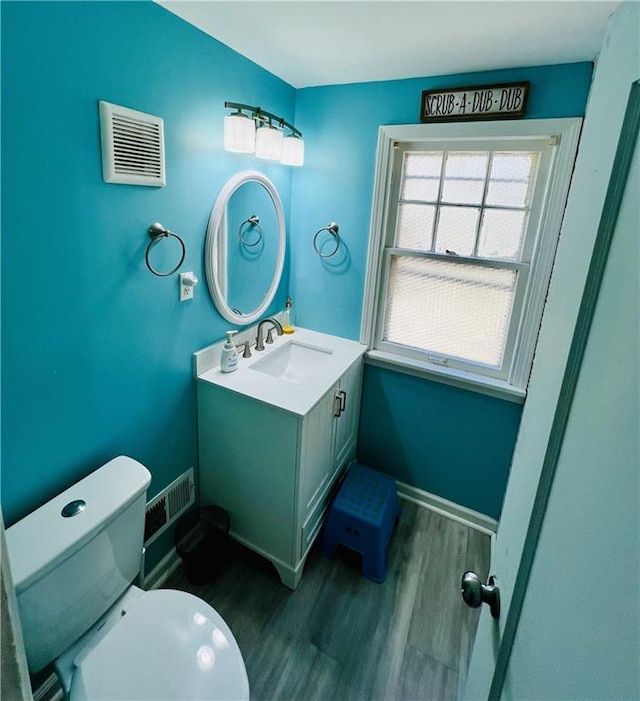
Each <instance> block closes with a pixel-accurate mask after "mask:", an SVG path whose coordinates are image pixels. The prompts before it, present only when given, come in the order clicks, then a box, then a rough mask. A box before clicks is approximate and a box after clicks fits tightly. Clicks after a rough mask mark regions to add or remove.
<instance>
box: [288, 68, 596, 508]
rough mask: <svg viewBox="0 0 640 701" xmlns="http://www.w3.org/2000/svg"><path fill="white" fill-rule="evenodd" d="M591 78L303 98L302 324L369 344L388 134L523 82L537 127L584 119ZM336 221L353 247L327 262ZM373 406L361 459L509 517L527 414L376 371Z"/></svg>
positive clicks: (539, 72) (389, 87) (295, 281)
mask: <svg viewBox="0 0 640 701" xmlns="http://www.w3.org/2000/svg"><path fill="white" fill-rule="evenodd" d="M591 72H592V64H591V63H577V64H563V65H555V66H541V67H533V68H514V69H508V70H499V71H489V72H483V73H467V74H462V75H449V76H439V77H432V78H417V79H407V80H395V81H384V82H379V83H361V84H357V85H339V86H329V87H318V88H307V89H304V90H299V91H298V94H297V97H296V126H297V127H298V128H299V129H301V130H302V132H303V133H304V136H305V144H306V160H305V166H304V168H302V169H301V170H300V171H299V172H296V173H295V176H294V181H293V195H292V209H291V245H292V259H293V260H294V261H295V265H294V266H292V268H291V277H290V291H291V296H292V298H293V300H294V303H295V304H296V313H297V315H298V316H297V320H298V323H299V324H300V325H301V326H307V327H309V328H312V329H316V330H319V331H325V332H328V333H334V334H338V335H340V336H346V337H348V338H354V339H357V338H358V337H359V332H360V317H361V313H362V297H363V293H364V283H365V272H366V263H367V247H368V243H369V223H370V215H371V202H372V192H373V179H374V170H375V159H376V143H377V136H378V127H379V126H380V125H382V124H414V123H419V118H418V115H419V109H420V96H421V91H422V90H426V89H431V88H440V87H458V86H468V85H483V84H490V83H504V82H515V81H522V80H529V81H530V82H531V92H530V97H529V102H528V105H527V118H530V119H535V118H549V117H581V116H583V115H584V112H585V105H586V101H587V95H588V92H589V85H590V81H591ZM332 220H334V221H336V222H338V224H339V225H340V236H341V238H342V241H343V246H342V248H341V249H340V251H339V253H338V254H336V256H335V257H334V258H330V259H328V260H327V261H322V260H321V259H320V258H318V256H317V255H316V254H315V253H314V251H313V248H312V245H311V242H312V239H313V235H314V233H315V232H316V231H317V229H319V228H320V227H321V226H325V225H326V224H327V223H328V222H329V221H332ZM362 406H363V409H362V416H361V422H360V437H359V444H358V456H359V458H360V459H361V460H363V461H366V462H367V463H368V464H370V465H371V466H372V467H377V468H379V469H383V470H385V471H387V472H389V473H390V474H392V475H393V476H394V477H396V478H397V479H399V480H401V481H403V482H408V483H409V484H411V485H413V486H416V487H419V488H421V489H425V490H427V491H429V492H433V493H435V494H437V495H439V496H441V497H444V498H445V499H449V500H450V501H454V502H456V503H459V504H462V505H464V506H467V507H469V508H471V509H474V510H477V511H480V512H482V513H485V514H487V515H489V516H492V517H493V518H497V517H498V515H499V513H500V507H501V504H502V500H503V496H504V490H505V486H506V481H507V476H508V469H509V463H510V459H511V453H512V451H513V446H514V444H515V439H516V433H517V430H518V422H519V417H520V407H518V406H517V405H514V404H510V403H507V402H504V401H501V400H496V399H489V398H487V397H482V396H479V395H477V394H476V393H473V392H468V391H466V390H461V389H453V388H451V387H442V386H441V385H438V384H436V383H433V382H429V381H427V380H421V379H417V378H414V377H400V376H397V375H396V373H394V372H391V371H385V370H381V369H378V368H372V367H369V368H367V371H366V373H365V381H364V394H363V405H362ZM401 416H402V417H404V420H400V419H399V417H401ZM460 442H463V443H464V444H465V446H461V445H456V443H458V444H459V443H460Z"/></svg>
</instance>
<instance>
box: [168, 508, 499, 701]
mask: <svg viewBox="0 0 640 701" xmlns="http://www.w3.org/2000/svg"><path fill="white" fill-rule="evenodd" d="M489 551H490V539H489V536H487V535H484V534H481V533H479V532H478V531H475V530H472V529H469V528H467V527H466V526H463V525H461V524H459V523H457V522H455V521H452V520H450V519H448V518H446V517H443V516H440V515H438V514H436V513H434V512H431V511H428V510H426V509H424V508H421V507H419V506H416V505H415V504H413V503H411V502H408V501H404V500H401V501H400V521H399V523H398V526H397V527H396V530H395V532H394V535H393V539H392V544H391V553H390V561H389V568H388V572H387V578H386V580H385V582H384V583H383V584H376V583H374V582H370V581H369V580H367V579H365V578H364V577H362V575H361V574H360V571H359V567H358V564H359V563H358V558H357V557H354V555H353V554H352V553H350V552H349V551H346V550H340V549H339V550H338V553H337V556H336V558H335V559H334V560H326V559H324V558H323V557H322V556H321V555H320V553H319V551H318V548H317V545H316V546H314V548H313V549H312V551H311V553H310V554H309V557H308V559H307V563H306V566H305V570H304V574H303V577H302V580H301V582H300V584H299V586H298V588H297V589H296V591H295V592H292V591H290V590H288V589H286V588H285V587H284V586H282V584H281V583H280V580H279V579H278V577H277V575H276V572H275V569H274V568H273V567H272V566H271V565H270V564H269V563H268V562H266V561H265V560H263V559H262V558H260V557H258V556H256V555H254V554H253V553H250V552H248V551H246V550H244V549H243V548H240V547H237V548H234V552H233V555H232V557H231V560H230V561H229V562H228V563H227V564H226V565H225V567H224V569H223V571H222V572H221V573H220V574H219V576H218V577H217V578H216V580H215V581H214V582H212V583H211V584H207V585H193V584H189V582H188V581H187V580H186V577H185V575H184V572H183V569H182V568H180V569H179V570H178V571H177V572H175V573H174V575H172V577H171V578H170V579H169V580H168V581H167V582H166V584H165V586H166V587H170V588H175V589H183V590H185V591H190V592H191V593H193V594H196V595H197V596H199V597H201V598H202V599H204V600H205V601H207V602H209V603H210V604H211V605H212V606H213V607H214V608H215V609H216V610H217V611H218V612H219V613H220V614H221V615H222V617H223V618H224V619H225V620H226V622H227V623H228V624H229V626H230V628H231V630H232V631H233V633H234V635H235V637H236V640H237V641H238V644H239V646H240V649H241V651H242V654H243V657H244V661H245V665H246V667H247V674H248V676H249V684H250V687H251V699H252V701H275V700H276V699H282V700H283V701H315V700H316V699H317V700H318V701H330V700H332V699H334V700H336V701H361V700H364V699H372V700H373V699H379V700H380V701H395V700H396V699H397V700H398V701H399V700H402V701H413V700H416V701H417V700H418V699H420V701H425V700H427V699H438V700H447V699H456V698H457V696H458V694H459V693H460V691H461V690H462V688H463V686H464V681H465V679H466V672H467V667H468V662H469V656H470V651H471V647H472V645H473V638H474V636H475V630H476V626H477V622H478V616H479V612H478V610H472V609H470V608H468V607H467V606H466V605H465V604H464V603H463V601H462V599H461V597H460V578H461V576H462V573H463V572H464V571H466V570H474V571H475V572H477V573H478V574H479V575H480V577H481V578H482V579H483V581H484V580H486V577H487V575H488V567H489Z"/></svg>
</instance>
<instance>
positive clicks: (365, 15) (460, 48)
mask: <svg viewBox="0 0 640 701" xmlns="http://www.w3.org/2000/svg"><path fill="white" fill-rule="evenodd" d="M157 2H159V4H161V5H162V6H164V7H165V8H167V9H168V10H170V11H171V12H173V13H175V14H176V15H178V16H180V17H182V18H183V19H185V20H186V21H187V22H190V23H191V24H193V25H195V26H196V27H199V28H200V29H201V30H202V31H204V32H206V33H207V34H210V35H211V36H213V37H214V38H216V39H218V40H219V41H221V42H222V43H224V44H226V45H227V46H230V47H231V48H232V49H235V50H236V51H238V52H239V53H240V54H242V55H244V56H246V57H247V58H249V59H251V60H252V61H254V62H255V63H257V64H259V65H260V66H262V67H263V68H266V69H267V70H268V71H270V72H271V73H274V74H275V75H277V76H279V77H280V78H282V79H283V80H285V81H286V82H287V83H290V84H291V85H293V86H294V87H296V88H301V87H308V86H313V85H330V84H338V83H356V82H366V81H376V80H392V79H396V78H412V77H422V76H436V75H446V74H452V73H464V72H470V71H480V70H489V69H494V68H512V67H521V66H534V65H545V64H554V63H572V62H575V61H591V60H593V59H594V58H595V57H596V55H597V53H598V50H599V48H600V46H601V44H602V38H603V36H604V29H605V25H606V21H607V17H608V16H609V15H610V14H611V13H612V12H613V10H614V9H615V7H617V6H618V5H619V4H620V2H619V0H615V1H614V0H605V1H593V0H569V1H565V2H551V1H546V2H540V1H537V2H529V1H523V2H520V1H517V0H514V1H509V0H504V1H498V2H485V1H484V0H475V1H474V0H448V1H435V0H434V1H428V0H413V1H408V2H407V1H405V0H387V1H382V0H359V1H355V2H342V1H340V0H329V1H324V2H323V1H318V0H289V1H288V2H279V1H276V0H258V1H245V0H223V1H221V0H200V1H197V2H194V1H193V0H157Z"/></svg>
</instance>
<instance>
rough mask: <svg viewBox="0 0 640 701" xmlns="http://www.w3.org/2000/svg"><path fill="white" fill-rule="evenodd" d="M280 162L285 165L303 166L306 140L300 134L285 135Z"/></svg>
mask: <svg viewBox="0 0 640 701" xmlns="http://www.w3.org/2000/svg"><path fill="white" fill-rule="evenodd" d="M280 163H282V165H285V166H301V165H302V164H303V163H304V141H303V140H302V139H301V138H300V137H299V136H293V135H291V136H285V138H284V141H283V142H282V158H281V159H280Z"/></svg>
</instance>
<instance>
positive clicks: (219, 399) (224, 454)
mask: <svg viewBox="0 0 640 701" xmlns="http://www.w3.org/2000/svg"><path fill="white" fill-rule="evenodd" d="M320 336H323V335H320ZM340 340H341V341H343V339H340ZM343 343H350V344H352V345H353V346H354V347H356V346H357V348H356V349H355V352H352V353H351V355H345V356H344V359H343V363H342V366H337V367H340V374H339V376H338V377H337V379H335V380H334V381H333V382H332V383H331V382H330V381H329V383H328V384H327V386H328V389H324V391H323V392H322V394H321V395H320V396H319V398H318V399H317V401H313V399H312V398H311V399H309V402H308V404H309V406H308V407H305V406H304V404H303V403H301V402H296V401H295V397H293V396H292V397H291V407H293V410H292V408H291V407H288V406H287V397H286V396H282V394H279V393H277V392H276V395H275V396H276V398H275V399H274V401H265V396H266V395H264V394H263V395H262V398H256V396H252V393H250V392H249V391H248V390H246V391H245V389H244V386H240V385H237V386H234V385H233V381H234V380H237V381H238V382H243V381H244V380H245V379H246V378H233V379H231V378H227V377H219V375H220V373H218V375H216V374H215V373H216V371H215V370H212V371H210V372H209V373H204V374H203V375H200V376H198V382H197V397H198V442H199V476H200V499H201V503H202V504H203V505H208V504H216V505H218V506H221V507H222V508H223V509H225V510H226V511H227V512H228V513H229V516H230V519H231V535H232V537H233V538H235V539H236V540H238V541H239V542H241V543H243V544H244V545H246V546H248V547H249V548H251V549H252V550H254V551H256V552H258V553H260V554H261V555H263V556H264V557H266V558H268V559H269V560H270V561H271V562H272V563H273V564H274V565H275V567H276V569H277V571H278V573H279V575H280V578H281V580H282V583H283V584H285V585H286V586H287V587H289V588H291V589H295V588H296V586H297V585H298V582H299V581H300V577H301V576H302V570H303V567H304V561H305V558H306V556H307V554H308V551H309V549H310V547H311V545H312V544H313V542H314V540H315V537H316V536H317V534H318V532H319V530H320V527H321V526H322V523H323V520H324V517H325V515H326V510H327V507H328V504H329V502H330V499H331V497H332V495H333V493H334V492H335V488H336V487H337V484H338V482H339V478H340V476H341V474H342V473H343V470H344V468H345V467H346V465H348V464H349V463H350V462H351V461H352V460H353V459H354V457H355V447H356V440H357V430H358V418H359V412H360V394H361V389H362V370H363V361H362V354H363V352H364V347H362V346H360V344H356V343H355V342H352V341H343ZM347 362H348V363H350V364H349V365H348V366H346V369H345V367H344V365H345V363H347ZM243 370H244V371H245V372H246V373H251V372H252V371H251V370H250V369H248V368H247V369H244V368H242V367H240V368H239V370H238V371H236V373H233V374H234V375H235V374H238V373H240V372H242V371H243ZM254 374H255V375H256V376H257V375H258V374H260V373H254ZM248 377H249V382H248V384H247V386H250V385H251V384H252V383H251V380H252V376H251V375H249V376H248ZM253 379H254V381H255V382H256V383H257V384H259V383H260V382H263V379H262V378H258V377H255V378H253ZM214 380H215V381H214ZM271 381H272V380H269V382H271ZM265 382H266V380H265ZM279 383H280V384H279V385H274V388H275V389H277V388H278V387H279V389H280V393H285V394H286V393H287V392H292V393H294V394H295V392H298V393H301V392H302V391H303V389H302V388H301V387H293V386H292V385H293V383H288V382H287V381H285V380H279ZM325 384H326V383H325ZM318 386H319V385H318ZM238 387H240V391H238ZM254 394H258V395H259V394H260V392H259V388H256V392H255V393H254Z"/></svg>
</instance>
